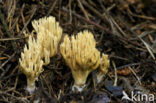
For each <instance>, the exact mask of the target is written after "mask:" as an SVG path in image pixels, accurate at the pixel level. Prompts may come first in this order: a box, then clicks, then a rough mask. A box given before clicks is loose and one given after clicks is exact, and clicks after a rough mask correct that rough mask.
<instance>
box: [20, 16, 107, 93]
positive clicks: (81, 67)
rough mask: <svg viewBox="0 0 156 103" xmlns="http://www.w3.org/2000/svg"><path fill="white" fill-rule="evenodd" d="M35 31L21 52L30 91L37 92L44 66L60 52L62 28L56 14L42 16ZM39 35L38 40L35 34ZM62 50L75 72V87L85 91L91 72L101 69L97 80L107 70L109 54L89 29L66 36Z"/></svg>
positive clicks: (22, 66)
mask: <svg viewBox="0 0 156 103" xmlns="http://www.w3.org/2000/svg"><path fill="white" fill-rule="evenodd" d="M32 25H33V28H34V30H33V31H32V33H31V34H26V35H30V36H29V39H28V45H25V47H24V51H23V53H21V58H20V59H19V62H20V66H21V67H20V69H21V71H22V72H23V73H24V74H25V75H26V77H27V90H28V91H29V92H30V93H33V91H34V90H35V81H36V80H37V78H38V76H39V74H40V73H42V72H43V68H42V66H43V65H47V64H49V63H50V57H53V56H54V55H56V54H57V52H58V51H57V50H58V44H59V42H60V39H61V36H62V29H61V27H60V26H59V23H58V22H56V21H55V18H54V17H51V16H50V17H48V18H41V19H39V20H37V21H36V20H35V21H33V22H32ZM34 32H35V33H36V34H37V37H36V39H35V38H34V37H33V36H32V34H33V33H34ZM60 52H61V54H62V56H63V58H64V60H65V62H66V63H67V65H68V66H69V68H70V69H71V71H72V76H73V78H74V81H75V82H74V85H73V88H72V90H74V91H75V90H78V91H82V90H83V88H84V87H85V83H86V80H87V77H88V75H89V74H90V73H91V72H92V71H94V70H96V69H97V68H99V70H98V73H97V83H99V82H100V81H101V80H102V78H103V76H104V75H105V74H106V73H107V71H108V67H109V59H108V55H106V54H104V53H100V51H98V49H97V48H96V41H95V39H94V36H93V34H92V33H91V32H89V31H88V30H84V31H83V32H80V33H78V34H77V35H76V36H74V35H73V36H71V37H69V36H68V35H66V36H65V37H64V41H63V42H62V43H61V45H60Z"/></svg>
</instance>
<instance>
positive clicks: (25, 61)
mask: <svg viewBox="0 0 156 103" xmlns="http://www.w3.org/2000/svg"><path fill="white" fill-rule="evenodd" d="M40 49H41V46H40V45H39V44H37V42H36V41H35V39H34V38H32V36H29V40H28V47H27V46H26V45H25V47H24V52H23V53H21V58H20V59H19V63H20V66H21V67H20V69H21V71H22V72H23V73H24V74H25V75H26V77H27V90H28V91H29V92H30V93H32V92H33V91H34V90H35V81H36V80H37V79H38V76H39V75H40V73H42V72H43V69H42V65H43V61H42V59H41V56H40V55H41V53H40V51H41V50H40Z"/></svg>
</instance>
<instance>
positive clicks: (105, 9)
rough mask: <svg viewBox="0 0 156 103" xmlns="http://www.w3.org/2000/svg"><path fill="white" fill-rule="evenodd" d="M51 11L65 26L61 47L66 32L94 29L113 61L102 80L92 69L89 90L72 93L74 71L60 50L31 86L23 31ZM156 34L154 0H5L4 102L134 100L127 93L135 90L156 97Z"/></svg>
mask: <svg viewBox="0 0 156 103" xmlns="http://www.w3.org/2000/svg"><path fill="white" fill-rule="evenodd" d="M49 16H54V17H55V18H56V21H58V22H59V24H60V26H61V28H62V30H63V34H62V38H61V39H60V42H59V43H58V46H60V44H61V43H62V42H63V39H64V36H65V35H68V36H71V35H75V36H76V35H77V33H79V32H81V31H83V30H88V31H90V32H92V33H93V35H94V38H95V40H96V48H97V50H99V51H100V52H101V53H104V54H108V56H109V57H108V58H109V60H110V67H109V68H108V72H107V74H106V75H105V76H104V78H103V79H102V81H101V82H100V83H96V82H95V77H96V76H95V72H94V71H93V72H92V73H90V74H89V75H88V78H87V80H86V88H84V91H83V92H81V93H79V92H78V93H75V92H73V91H72V86H73V84H74V79H73V78H72V73H71V71H70V68H69V67H68V66H67V65H66V63H65V60H64V59H63V57H62V55H61V53H60V50H59V49H58V50H57V55H56V56H54V57H53V58H51V60H50V63H49V64H48V65H45V66H43V69H44V72H42V73H41V75H40V76H39V78H38V81H37V82H36V90H35V92H34V93H33V94H29V93H28V92H27V91H26V85H27V79H26V76H25V75H24V74H23V73H22V72H21V71H20V69H19V68H20V65H19V58H20V54H21V52H23V47H24V45H25V44H26V43H27V41H28V36H27V35H25V33H24V32H26V33H28V34H30V33H31V32H33V26H32V21H33V20H38V19H39V18H42V17H49ZM155 33H156V1H155V0H0V103H8V102H12V103H31V102H34V103H108V102H111V103H121V102H125V101H126V102H127V101H128V102H130V101H129V100H124V101H123V100H122V97H123V96H125V95H127V96H129V97H131V93H132V91H134V93H136V92H137V93H138V94H137V95H139V96H141V93H142V94H153V95H155V97H156V57H155V56H156V39H155V38H156V35H155ZM33 36H34V38H37V34H36V33H34V34H33ZM83 42H86V41H83ZM106 81H107V82H106ZM123 91H124V93H126V94H123ZM139 93H140V94H139ZM155 99H156V98H155ZM136 102H137V101H136ZM143 102H145V99H144V101H143ZM153 102H154V101H153Z"/></svg>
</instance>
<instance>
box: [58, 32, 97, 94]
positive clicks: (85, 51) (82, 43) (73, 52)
mask: <svg viewBox="0 0 156 103" xmlns="http://www.w3.org/2000/svg"><path fill="white" fill-rule="evenodd" d="M95 46H96V42H95V40H94V37H93V34H92V33H91V32H88V31H87V30H85V31H83V32H80V33H78V35H77V36H76V37H74V36H72V37H71V40H70V38H69V37H68V36H65V38H64V42H63V43H62V44H61V46H60V51H61V54H62V55H63V58H64V59H65V61H66V63H67V65H68V66H69V67H70V69H71V71H72V75H73V78H74V81H75V83H74V87H76V88H77V89H78V91H82V90H83V87H84V85H85V83H86V79H87V77H88V75H89V73H90V72H92V71H93V70H95V69H96V68H97V67H98V66H99V64H100V52H99V51H98V50H97V49H96V47H95Z"/></svg>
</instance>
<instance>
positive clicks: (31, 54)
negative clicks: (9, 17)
mask: <svg viewBox="0 0 156 103" xmlns="http://www.w3.org/2000/svg"><path fill="white" fill-rule="evenodd" d="M32 25H33V27H34V29H35V30H34V31H32V33H31V34H34V32H36V34H37V38H36V39H35V38H33V37H32V36H31V34H27V33H25V35H30V36H29V39H28V47H27V46H25V48H24V52H23V53H21V59H19V62H20V69H21V71H22V72H23V73H24V74H25V75H26V77H27V90H28V91H29V92H30V93H32V92H33V91H34V90H35V80H36V79H37V78H38V76H39V74H40V73H42V72H43V69H42V65H47V64H49V63H50V57H53V56H55V55H56V53H57V49H58V43H59V41H60V39H61V36H62V29H61V27H60V26H59V24H58V22H56V21H55V18H54V17H52V16H50V17H45V18H41V19H39V20H35V21H33V22H32Z"/></svg>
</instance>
